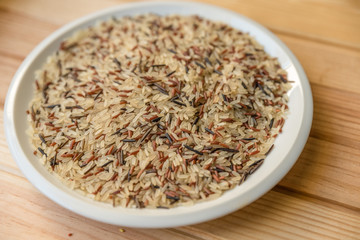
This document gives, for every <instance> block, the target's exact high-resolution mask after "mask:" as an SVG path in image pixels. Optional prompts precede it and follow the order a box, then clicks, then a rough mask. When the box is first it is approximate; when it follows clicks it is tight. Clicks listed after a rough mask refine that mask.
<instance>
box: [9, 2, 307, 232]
mask: <svg viewBox="0 0 360 240" xmlns="http://www.w3.org/2000/svg"><path fill="white" fill-rule="evenodd" d="M149 12H151V13H156V14H160V15H167V14H180V15H194V14H197V15H200V16H203V17H204V18H208V19H211V20H214V21H222V22H224V23H227V24H229V25H231V26H232V27H234V28H237V29H239V30H241V31H244V32H248V33H249V34H250V35H251V36H253V37H254V38H255V39H256V40H257V41H258V42H259V43H261V44H262V45H263V46H264V47H265V51H266V52H267V53H268V54H270V55H271V56H273V57H277V58H278V59H279V62H280V64H281V66H282V67H283V68H284V69H285V70H286V71H287V72H288V78H289V79H290V80H293V81H294V83H293V85H292V89H291V90H290V92H289V99H290V101H289V104H288V105H289V109H290V113H289V115H288V119H287V121H286V123H285V125H284V127H283V133H282V134H280V136H279V137H278V138H277V139H276V141H275V148H274V149H273V151H272V152H271V153H270V154H269V156H268V157H267V158H266V160H265V161H264V164H263V165H262V166H261V167H260V168H259V169H258V170H257V171H256V172H255V173H254V174H253V175H251V176H250V177H249V178H248V179H247V180H246V181H245V182H244V183H243V184H242V185H240V186H238V187H236V188H234V189H232V190H230V191H227V192H226V193H225V194H223V195H222V196H221V197H220V198H218V199H216V200H212V201H208V202H204V203H198V204H195V205H194V206H190V207H177V208H173V209H125V208H121V207H116V208H113V207H112V206H111V205H110V204H105V203H100V202H95V201H93V200H91V199H89V198H86V197H84V196H82V195H81V194H79V193H76V192H75V191H72V190H70V189H69V188H68V187H67V186H65V185H64V184H62V183H61V182H60V181H59V180H58V179H57V178H56V177H54V176H53V175H51V174H50V173H49V172H48V171H47V170H46V169H45V167H43V165H41V163H40V161H39V160H38V159H36V158H35V156H34V155H33V153H32V152H33V148H32V146H31V145H30V143H29V140H28V136H27V135H26V129H27V128H28V122H27V117H26V113H25V111H26V110H27V107H28V103H29V101H30V100H31V99H32V96H33V84H34V71H35V70H37V69H39V68H40V67H41V65H42V64H43V63H44V61H45V59H46V58H47V56H49V55H51V54H52V53H54V52H55V51H56V49H58V47H59V45H60V42H61V41H63V40H64V38H67V37H69V36H71V35H72V33H73V32H74V31H77V30H79V29H82V28H86V27H88V26H91V25H93V24H94V23H96V22H97V21H99V20H106V19H108V18H110V17H111V16H115V17H122V16H126V15H127V16H128V15H136V14H143V13H149ZM312 113H313V106H312V95H311V89H310V86H309V82H308V80H307V78H306V75H305V73H304V71H303V69H302V67H301V65H300V64H299V62H298V60H297V59H296V58H295V56H294V55H293V54H292V53H291V51H290V50H289V49H288V48H287V47H286V46H285V44H284V43H282V42H281V41H280V40H279V39H278V38H277V37H276V36H274V35H273V34H272V33H271V32H270V31H269V30H267V29H266V28H264V27H263V26H261V25H259V24H258V23H256V22H254V21H253V20H250V19H248V18H246V17H244V16H242V15H240V14H237V13H234V12H232V11H229V10H226V9H222V8H219V7H216V6H211V5H204V4H200V3H191V2H151V3H148V2H143V3H134V4H127V5H121V6H118V7H113V8H110V9H106V10H103V11H100V12H97V13H94V14H91V15H88V16H86V17H83V18H80V19H78V20H76V21H74V22H71V23H69V24H67V25H65V26H64V27H62V28H61V29H59V30H57V31H56V32H54V33H53V34H51V35H50V36H49V37H48V38H46V39H45V40H44V41H43V42H41V43H40V44H39V45H38V46H37V47H36V48H35V49H34V50H33V51H32V52H31V53H30V55H29V56H28V57H27V58H26V59H25V60H24V62H23V63H22V65H21V66H20V68H19V69H18V71H17V72H16V74H15V76H14V78H13V80H12V83H11V85H10V88H9V90H8V95H7V98H6V103H5V114H4V122H5V133H6V137H7V141H8V144H9V148H10V151H11V153H12V155H13V157H14V159H15V161H16V162H17V164H18V166H19V168H20V169H21V170H22V172H23V173H24V175H25V176H26V177H27V178H28V179H29V181H30V182H31V183H32V184H33V185H34V186H35V187H36V188H38V189H39V190H40V191H41V192H42V193H43V194H44V195H46V196H47V197H49V198H50V199H52V200H53V201H55V202H57V203H58V204H60V205H61V206H63V207H65V208H67V209H69V210H71V211H74V212H76V213H78V214H80V215H83V216H85V217H88V218H92V219H95V220H98V221H102V222H106V223H111V224H116V225H122V226H128V227H151V228H155V227H175V226H181V225H188V224H195V223H199V222H203V221H207V220H210V219H214V218H217V217H220V216H223V215H226V214H228V213H231V212H233V211H235V210H237V209H239V208H242V207H244V206H246V205H248V204H250V203H251V202H253V201H255V200H256V199H258V198H259V197H260V196H262V195H263V194H265V193H266V192H267V191H269V190H270V189H271V188H272V187H273V186H275V185H276V184H277V183H278V182H279V181H280V180H281V178H283V177H284V176H285V174H286V173H287V172H288V171H289V170H290V168H291V167H292V166H293V165H294V163H295V162H296V160H297V158H298V157H299V155H300V153H301V151H302V149H303V147H304V145H305V143H306V140H307V138H308V135H309V131H310V128H311V122H312Z"/></svg>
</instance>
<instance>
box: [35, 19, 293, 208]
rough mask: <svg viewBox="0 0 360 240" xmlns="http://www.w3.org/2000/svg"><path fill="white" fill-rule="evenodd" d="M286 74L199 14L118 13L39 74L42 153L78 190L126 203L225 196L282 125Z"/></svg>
mask: <svg viewBox="0 0 360 240" xmlns="http://www.w3.org/2000/svg"><path fill="white" fill-rule="evenodd" d="M289 88H290V84H289V83H288V81H287V75H286V71H284V70H283V69H281V67H280V65H279V63H278V61H277V59H276V58H272V57H270V56H269V55H268V54H266V53H265V52H264V50H263V47H262V46H261V45H259V44H258V43H257V42H256V41H255V40H254V39H253V38H252V37H250V36H249V35H248V34H246V33H243V32H241V31H239V30H237V29H234V28H232V27H230V26H228V25H226V24H223V23H217V22H212V21H209V20H205V19H203V18H200V17H198V16H178V15H171V16H165V17H162V16H157V15H152V14H148V15H139V16H136V17H125V18H122V19H115V18H112V19H110V20H108V21H106V22H101V23H99V24H97V25H96V26H94V27H90V28H88V29H85V30H82V31H79V32H77V33H75V34H74V35H73V36H72V37H70V38H69V39H67V40H65V41H64V42H63V43H62V44H61V46H60V48H59V50H58V51H57V52H56V53H55V54H54V55H52V56H50V57H49V58H48V60H47V62H46V64H45V65H44V66H43V67H42V68H41V69H40V70H38V71H37V72H36V90H35V96H34V99H33V100H32V101H31V103H30V107H29V111H28V118H29V121H30V122H31V128H30V129H29V132H30V136H31V141H32V143H33V145H34V146H35V149H36V150H35V151H34V154H36V155H37V156H38V157H39V158H40V159H41V160H42V162H43V163H44V165H45V166H46V167H47V168H48V170H49V171H51V172H54V173H56V175H57V176H59V177H60V179H62V180H63V181H64V182H66V183H67V184H68V186H70V187H71V188H72V189H74V190H77V191H80V192H82V193H84V194H86V195H87V196H89V197H90V198H93V199H95V200H98V201H104V202H110V203H112V204H113V205H114V206H122V207H137V208H141V207H150V208H155V207H158V208H170V207H174V206H179V205H191V204H194V203H195V202H198V201H204V200H209V199H214V198H217V197H219V196H220V195H221V194H222V193H223V192H224V191H226V190H229V189H232V188H234V187H235V186H237V185H239V184H241V183H242V182H243V181H244V180H245V178H246V177H247V176H248V175H249V174H252V173H253V172H254V171H255V170H256V169H257V168H258V167H259V166H260V165H261V163H262V162H263V161H264V159H265V157H266V155H267V152H268V151H269V150H270V149H271V148H272V146H273V142H274V139H275V138H276V136H277V134H278V133H279V132H281V129H282V126H283V124H284V122H285V120H284V118H285V114H286V111H287V108H288V107H287V105H286V104H287V101H288V97H287V95H286V92H287V90H288V89H289Z"/></svg>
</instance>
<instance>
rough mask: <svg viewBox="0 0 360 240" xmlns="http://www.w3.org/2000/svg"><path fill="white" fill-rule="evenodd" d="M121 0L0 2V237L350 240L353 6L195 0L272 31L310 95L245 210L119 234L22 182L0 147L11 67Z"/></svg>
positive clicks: (358, 37)
mask: <svg viewBox="0 0 360 240" xmlns="http://www.w3.org/2000/svg"><path fill="white" fill-rule="evenodd" d="M125 2H130V1H118V0H102V1H100V0H94V1H91V2H89V1H86V0H78V1H76V2H75V1H72V0H63V1H47V0H29V1H24V0H13V1H10V0H3V1H0V73H1V78H0V154H1V157H0V239H28V238H29V236H31V237H30V238H31V239H360V230H359V229H360V178H359V173H360V141H359V140H360V108H359V106H360V67H359V66H360V2H359V1H352V0H348V1H341V0H329V1H326V0H308V1H299V0H277V1H266V0H254V1H245V0H240V1H236V0H223V1H215V0H202V2H207V3H211V4H215V5H218V6H221V7H225V8H228V9H231V10H233V11H236V12H239V13H241V14H244V15H246V16H248V17H250V18H252V19H254V20H256V21H258V22H259V23H261V24H263V25H265V26H266V27H268V28H269V29H270V30H271V31H273V32H274V33H275V34H276V35H277V36H278V37H279V38H280V39H281V40H282V41H284V42H285V43H286V45H287V46H288V47H289V48H290V49H291V50H292V51H293V52H294V54H295V55H296V56H297V58H298V59H299V61H300V62H301V64H302V65H303V67H304V69H305V71H306V73H307V75H308V78H309V80H310V83H311V88H312V91H313V98H314V120H313V126H312V130H311V133H310V138H309V140H308V142H307V144H306V146H305V149H304V151H303V152H302V154H301V156H300V157H299V159H298V161H297V163H296V164H295V166H294V167H293V168H292V169H291V171H290V172H289V173H288V174H287V175H286V177H285V178H284V179H283V180H282V181H281V182H280V183H279V184H278V185H277V186H276V187H275V188H274V189H272V190H271V191H270V192H268V193H267V194H266V195H264V196H263V197H262V198H260V199H259V200H257V201H255V202H254V203H252V204H251V205H249V206H247V207H245V208H243V209H241V210H239V211H236V212H234V213H232V214H229V215H227V216H225V217H222V218H219V219H216V220H213V221H209V222H205V223H202V224H197V225H192V226H185V227H180V228H171V229H152V230H149V229H132V228H123V229H124V230H125V232H120V231H119V229H120V228H121V227H119V226H112V225H107V224H103V223H99V222H96V221H93V220H89V219H86V218H83V217H81V216H79V215H77V214H74V213H72V212H70V211H68V210H66V209H64V208H62V207H60V206H58V205H57V204H55V203H54V202H52V201H50V200H49V199H47V198H46V197H44V196H43V195H42V194H40V193H39V192H38V191H37V190H36V189H35V188H34V187H33V186H32V185H31V184H30V183H29V181H28V180H26V179H25V178H24V176H23V174H22V173H21V172H20V171H19V169H18V168H17V166H16V164H15V162H14V160H13V159H12V157H11V154H10V152H9V150H8V147H7V144H6V140H5V136H4V123H3V110H2V109H3V105H4V101H5V97H6V91H7V88H8V86H9V84H10V82H11V78H12V76H13V75H14V73H15V71H16V69H17V68H18V67H19V65H20V64H21V62H22V61H23V59H24V58H25V57H26V55H27V54H29V52H30V51H31V50H32V49H33V48H34V47H35V46H36V45H37V44H38V43H39V42H40V41H41V40H42V39H44V38H45V37H46V36H47V35H49V34H50V33H52V32H53V31H54V30H56V29H57V28H59V27H60V26H62V25H64V24H66V23H67V22H69V21H71V20H73V19H76V18H78V17H81V16H84V15H86V14H88V13H91V12H93V11H96V10H99V9H103V8H106V7H110V6H115V5H118V4H122V3H125ZM69 233H72V234H73V235H72V236H69V235H68V234H69Z"/></svg>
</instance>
